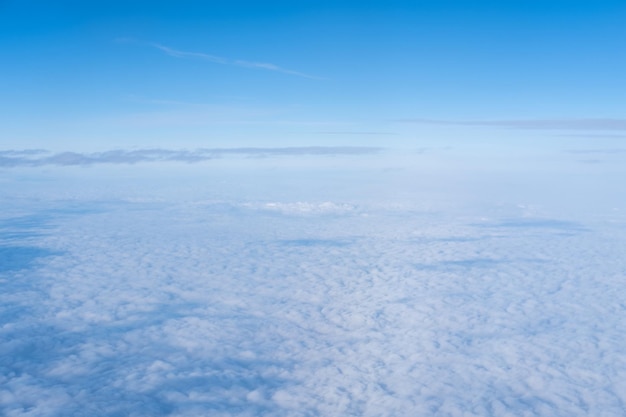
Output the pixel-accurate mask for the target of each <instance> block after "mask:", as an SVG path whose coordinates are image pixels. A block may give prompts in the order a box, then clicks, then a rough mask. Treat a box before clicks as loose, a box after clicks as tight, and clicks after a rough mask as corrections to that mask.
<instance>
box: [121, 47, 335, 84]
mask: <svg viewBox="0 0 626 417" xmlns="http://www.w3.org/2000/svg"><path fill="white" fill-rule="evenodd" d="M117 41H118V42H131V43H136V44H139V45H146V46H150V47H153V48H156V49H158V50H160V51H162V52H164V53H165V54H167V55H169V56H172V57H175V58H185V59H200V60H204V61H207V62H212V63H214V64H220V65H230V66H235V67H243V68H252V69H260V70H265V71H273V72H279V73H282V74H287V75H294V76H297V77H302V78H309V79H314V80H322V79H323V78H321V77H316V76H314V75H310V74H305V73H303V72H300V71H293V70H290V69H286V68H283V67H280V66H278V65H276V64H271V63H268V62H255V61H247V60H243V59H229V58H224V57H221V56H217V55H211V54H206V53H204V52H189V51H181V50H178V49H174V48H171V47H169V46H165V45H161V44H160V43H156V42H140V41H136V40H133V39H118V40H117Z"/></svg>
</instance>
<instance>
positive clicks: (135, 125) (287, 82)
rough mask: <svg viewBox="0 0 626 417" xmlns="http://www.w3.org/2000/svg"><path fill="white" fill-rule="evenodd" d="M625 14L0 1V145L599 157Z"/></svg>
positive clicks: (551, 8) (579, 4) (618, 87)
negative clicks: (457, 150) (448, 150)
mask: <svg viewBox="0 0 626 417" xmlns="http://www.w3.org/2000/svg"><path fill="white" fill-rule="evenodd" d="M625 19H626V4H625V3H624V2H622V1H602V0H600V1H499V2H496V1H475V2H468V1H413V2H382V1H381V2H376V1H370V2H342V1H336V2H330V1H328V2H326V1H322V2H313V1H311V2H309V1H301V2H293V1H292V2H277V1H269V2H251V1H233V2H214V1H209V2H199V1H198V2H194V1H182V2H142V1H136V2H117V1H112V2H100V1H96V2H69V1H62V2H43V1H6V0H5V1H2V2H0V28H1V29H0V48H1V50H2V53H3V64H2V66H0V88H1V91H2V94H1V97H2V98H1V99H0V147H2V148H3V149H24V148H44V149H50V150H57V151H69V150H73V151H102V150H109V149H118V148H124V149H136V148H147V147H148V148H149V147H157V148H195V147H237V146H264V147H267V146H269V147H271V146H309V145H342V146H343V145H371V146H379V145H381V144H384V145H386V146H388V145H390V144H391V145H392V146H396V147H401V148H407V147H408V148H411V147H415V148H419V147H421V146H424V145H433V144H446V143H451V142H454V141H459V140H462V141H472V140H475V141H481V140H491V139H493V140H497V141H505V142H506V141H507V140H508V141H510V142H511V143H513V142H515V141H517V142H521V143H524V141H526V140H528V139H529V138H530V139H536V138H540V139H542V140H543V139H545V140H543V141H542V143H543V144H544V145H545V144H546V143H547V142H549V141H551V140H553V141H556V142H557V143H558V146H563V141H564V140H563V139H562V138H563V137H567V138H568V139H567V140H569V141H570V142H572V143H579V142H585V140H584V139H581V138H583V137H584V138H586V137H587V136H591V139H594V140H595V142H594V143H598V141H599V142H603V141H604V142H607V145H606V146H609V147H610V146H615V145H614V143H615V140H619V139H620V138H622V137H623V135H624V134H625V132H626V126H625V125H626V123H625V122H624V120H623V118H624V116H623V109H624V105H623V94H622V92H623V91H624V89H625V88H626V77H625V76H624V75H623V74H626V58H625V55H624V53H623V39H626V27H625V26H624V24H623V22H624V20H625ZM587 119H598V120H592V121H588V120H587ZM581 120H582V122H581ZM425 121H427V122H425ZM536 122H537V123H536ZM563 135H566V136H563ZM570 135H576V136H570ZM460 136H463V138H462V139H459V137H460ZM559 138H561V139H559ZM546 141H547V142H546ZM608 142H611V143H608ZM536 144H537V141H534V142H533V141H530V142H529V145H527V146H535V145H536ZM525 146H526V145H525ZM581 146H582V147H587V148H588V147H589V146H588V144H586V143H583V144H581Z"/></svg>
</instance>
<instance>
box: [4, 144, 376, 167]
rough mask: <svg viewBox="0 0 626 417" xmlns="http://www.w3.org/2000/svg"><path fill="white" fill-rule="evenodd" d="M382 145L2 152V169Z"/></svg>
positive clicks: (345, 150)
mask: <svg viewBox="0 0 626 417" xmlns="http://www.w3.org/2000/svg"><path fill="white" fill-rule="evenodd" d="M380 151H382V148H377V147H366V146H303V147H284V148H200V149H194V150H169V149H137V150H123V149H115V150H110V151H105V152H92V153H79V152H60V153H52V152H50V151H47V150H44V149H26V150H5V151H0V168H12V167H37V166H45V165H57V166H72V165H95V164H137V163H142V162H163V161H176V162H186V163H194V162H202V161H208V160H211V159H216V158H221V157H224V156H229V155H230V156H244V157H269V156H311V155H317V156H333V155H366V154H374V153H378V152H380Z"/></svg>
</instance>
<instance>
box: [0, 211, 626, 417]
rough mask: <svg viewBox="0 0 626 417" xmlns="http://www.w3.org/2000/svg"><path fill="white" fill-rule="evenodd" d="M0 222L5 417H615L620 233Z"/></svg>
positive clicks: (284, 215)
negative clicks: (338, 416) (599, 416)
mask: <svg viewBox="0 0 626 417" xmlns="http://www.w3.org/2000/svg"><path fill="white" fill-rule="evenodd" d="M27 204H31V206H32V208H31V210H30V212H28V210H25V207H26V206H27ZM7 207H8V209H7V212H5V215H4V217H3V219H2V221H1V222H0V265H2V269H1V270H0V273H1V276H2V280H1V281H0V285H1V286H2V291H0V308H1V310H2V311H1V314H0V320H1V322H0V411H1V412H2V414H3V415H6V416H11V417H16V416H93V415H100V416H117V415H124V416H147V415H150V416H200V415H223V416H263V415H267V416H270V415H271V416H331V415H346V416H380V415H389V416H408V415H420V416H435V415H436V416H504V415H515V416H546V415H550V416H563V417H565V416H567V417H572V416H587V415H603V416H621V415H622V414H623V410H624V402H626V384H624V383H623V382H622V381H626V349H625V348H624V346H623V335H624V333H625V332H626V321H625V320H623V315H624V314H625V313H626V310H625V309H624V303H623V287H624V286H623V280H624V271H625V268H626V265H625V263H624V258H623V256H622V255H623V253H624V252H625V250H626V240H625V239H624V236H625V235H626V234H625V233H624V232H625V231H626V227H625V223H624V221H623V219H621V218H620V217H615V219H614V221H613V222H612V223H606V222H605V221H603V220H593V219H591V218H590V219H588V221H587V222H581V221H578V220H572V219H559V218H549V217H540V216H531V217H529V216H527V215H523V216H521V215H520V216H517V217H516V216H513V215H512V212H510V211H509V212H507V211H502V210H501V211H492V212H491V214H487V213H486V212H484V211H482V210H478V209H476V210H467V209H464V211H463V216H459V215H458V214H454V212H452V211H450V212H446V211H441V212H433V211H423V212H420V211H416V210H414V209H409V208H406V209H402V208H399V207H396V208H394V209H393V210H392V209H386V208H381V206H367V205H359V204H355V203H354V202H350V201H348V200H346V201H334V202H330V201H308V202H307V201H300V202H298V201H293V200H289V199H285V200H284V201H272V202H267V201H265V202H263V201H258V202H255V201H235V200H233V201H230V202H224V201H222V202H214V203H211V202H202V203H197V204H196V203H192V202H186V203H180V202H150V203H147V202H144V203H141V202H138V203H128V202H125V203H123V202H106V201H104V202H103V201H99V202H91V203H89V202H86V201H83V202H81V201H78V202H77V201H73V202H71V203H69V202H63V201H60V202H59V201H57V202H54V201H51V202H49V203H47V204H42V203H38V205H37V207H35V206H34V205H33V203H28V201H26V200H24V201H21V202H20V201H18V202H16V201H13V202H11V203H10V204H8V205H7ZM619 219H621V220H619Z"/></svg>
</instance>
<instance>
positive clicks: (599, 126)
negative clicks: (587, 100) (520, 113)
mask: <svg viewBox="0 0 626 417" xmlns="http://www.w3.org/2000/svg"><path fill="white" fill-rule="evenodd" d="M395 121H396V122H401V123H421V124H435V125H444V126H492V127H503V128H509V129H530V130H607V131H611V130H615V131H620V130H626V119H610V118H606V119H601V118H583V119H519V120H437V119H419V118H417V119H396V120H395Z"/></svg>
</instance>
